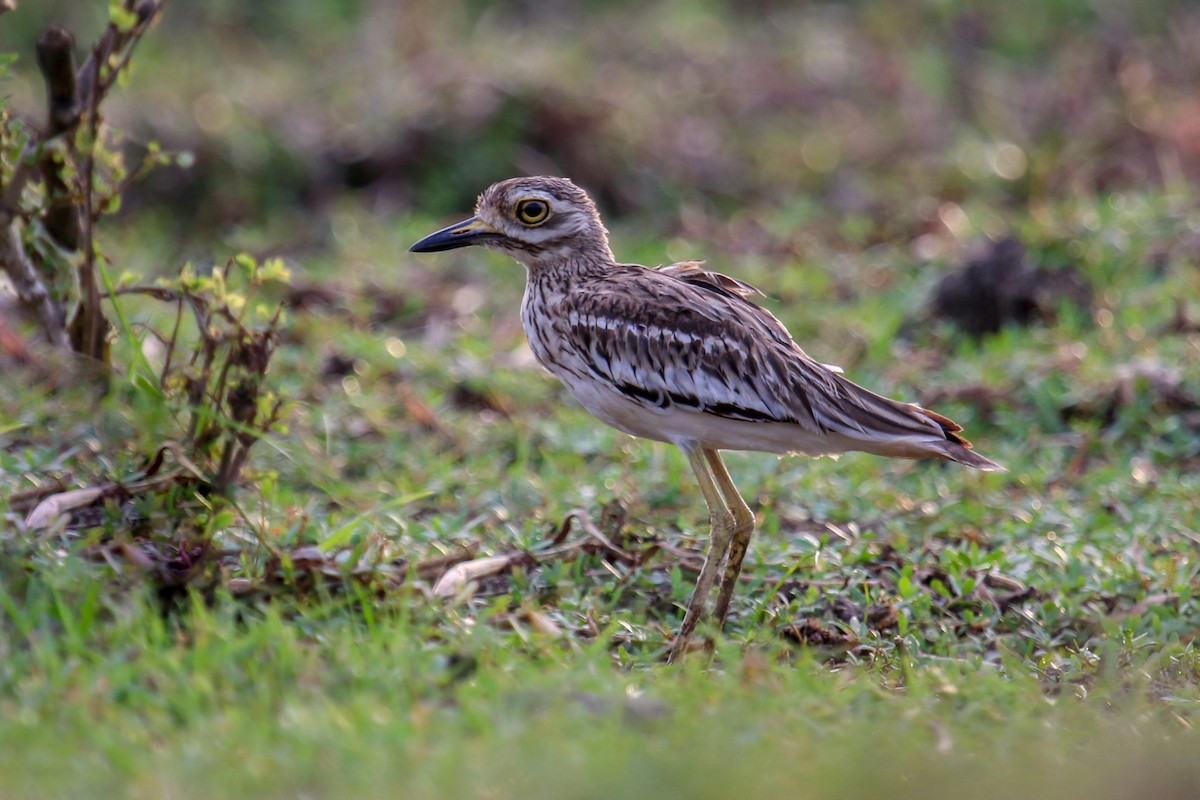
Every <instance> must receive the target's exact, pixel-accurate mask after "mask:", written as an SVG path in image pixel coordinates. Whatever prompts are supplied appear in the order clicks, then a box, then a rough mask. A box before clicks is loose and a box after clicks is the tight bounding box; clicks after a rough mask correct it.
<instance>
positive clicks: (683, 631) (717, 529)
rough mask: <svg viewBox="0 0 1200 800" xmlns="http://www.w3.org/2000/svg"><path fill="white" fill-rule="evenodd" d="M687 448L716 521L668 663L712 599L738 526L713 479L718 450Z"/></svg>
mask: <svg viewBox="0 0 1200 800" xmlns="http://www.w3.org/2000/svg"><path fill="white" fill-rule="evenodd" d="M683 451H684V453H685V454H686V455H687V457H688V463H690V464H691V465H692V471H693V472H695V473H696V480H697V481H699V483H700V491H701V492H703V493H704V501H705V502H706V503H708V516H709V519H710V520H711V522H712V532H711V533H710V535H709V541H708V554H707V555H705V557H704V566H703V567H701V568H700V577H699V578H697V579H696V588H695V589H694V590H692V599H691V600H689V601H688V605H687V611H686V613H684V615H683V625H682V626H681V627H680V629H679V634H678V635H677V636H676V637H675V641H674V642H672V644H671V650H670V652H668V653H667V661H668V662H671V661H674V660H675V657H676V656H678V655H679V653H680V652H682V651H683V649H684V648H685V647H686V646H687V641H688V639H689V638H690V637H691V635H692V632H693V631H694V630H696V623H698V622H699V621H700V617H701V616H702V615H703V614H704V606H705V604H706V603H707V601H708V595H709V594H710V593H711V592H712V587H713V583H714V582H715V581H716V577H717V571H718V570H720V568H721V561H722V560H723V559H724V558H725V551H726V550H728V549H729V540H730V537H731V536H733V530H734V527H735V521H734V516H733V514H732V513H731V512H730V510H729V508H728V506H726V505H725V499H724V498H723V497H722V495H721V490H720V489H718V488H717V485H716V483H714V482H713V476H712V473H711V472H710V471H709V466H708V464H709V461H708V457H707V454H708V453H713V454H714V455H715V454H716V451H713V450H704V449H701V448H699V447H687V448H684V449H683Z"/></svg>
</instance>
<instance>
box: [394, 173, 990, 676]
mask: <svg viewBox="0 0 1200 800" xmlns="http://www.w3.org/2000/svg"><path fill="white" fill-rule="evenodd" d="M469 245H478V246H482V247H485V248H487V249H489V250H493V251H496V252H499V253H503V254H505V255H508V256H511V257H512V258H513V259H515V260H516V261H517V262H518V263H519V264H521V265H522V266H523V267H524V268H525V272H526V282H525V293H524V296H523V298H522V301H521V321H522V325H523V327H524V329H525V334H526V337H527V339H528V341H529V346H530V349H531V350H532V351H533V354H534V356H535V357H536V359H537V361H538V362H539V363H540V364H541V365H542V366H543V367H545V368H546V369H547V370H548V371H549V372H550V373H551V374H553V375H554V376H555V377H557V378H558V379H559V380H560V381H562V383H563V384H564V385H565V386H566V387H567V389H568V390H569V391H570V392H571V394H573V395H574V396H575V398H576V399H577V400H578V401H579V403H580V404H581V405H582V406H583V407H584V408H585V409H587V410H588V411H589V412H591V413H592V414H593V415H594V416H596V417H597V418H599V419H600V420H601V421H603V422H605V423H607V424H609V425H611V426H612V427H614V428H616V429H617V430H620V431H623V432H625V433H627V434H630V435H632V436H635V437H640V438H644V439H651V440H655V441H659V442H666V443H669V444H672V445H675V446H676V447H678V448H679V449H680V450H681V451H683V454H684V455H685V456H686V457H687V460H688V463H689V465H690V466H691V469H692V471H693V472H694V473H695V477H696V480H697V482H698V483H699V486H700V490H701V493H702V494H703V495H704V499H705V502H706V504H707V506H708V510H709V518H710V535H709V543H708V548H707V552H706V556H705V559H704V563H703V566H702V567H701V569H700V573H699V576H698V577H697V579H696V585H695V588H694V589H693V591H692V595H691V598H690V600H689V601H688V604H687V607H686V610H685V612H684V619H683V622H682V624H681V626H680V628H679V631H678V633H677V634H676V635H675V636H674V638H673V639H672V641H671V643H670V645H669V647H668V649H667V651H666V660H667V661H673V660H675V659H676V658H677V657H678V656H679V654H680V653H681V652H684V651H685V650H686V649H687V646H688V641H689V639H690V637H691V636H692V634H693V633H694V631H695V629H696V626H697V624H698V623H699V621H700V620H701V619H702V618H703V617H704V614H705V612H706V607H707V604H708V600H709V597H710V595H711V593H712V590H713V587H714V585H717V576H718V574H719V575H720V583H719V588H718V589H717V597H716V601H715V603H714V604H713V609H712V617H713V619H714V620H715V623H716V625H717V626H723V625H724V622H725V618H726V616H727V613H728V610H729V604H730V600H731V598H732V597H733V593H734V588H735V586H736V584H737V580H738V576H739V574H740V573H741V568H742V562H743V560H744V558H745V556H746V550H747V547H748V546H749V544H750V539H751V537H752V535H753V532H754V526H755V515H754V513H753V512H752V511H751V510H750V508H749V506H748V505H747V504H746V502H745V500H744V499H743V498H742V496H741V494H740V493H739V492H738V489H737V487H736V486H735V485H734V482H733V480H732V478H731V477H730V475H729V471H728V469H727V468H726V466H725V463H724V460H723V459H722V457H721V451H723V450H750V451H762V452H768V453H777V454H800V455H807V456H821V455H837V454H841V453H845V452H850V451H861V452H866V453H874V454H877V455H882V456H891V457H897V458H914V459H941V460H945V461H955V462H958V463H960V464H965V465H966V466H968V467H973V468H975V469H978V470H983V471H1002V470H1003V469H1004V468H1003V467H1001V466H1000V465H999V464H997V463H996V462H994V461H992V460H990V459H988V458H985V457H984V456H982V455H980V454H979V453H977V452H976V451H975V450H973V449H972V447H971V444H970V442H968V441H967V440H966V439H965V438H963V436H962V435H961V433H960V432H961V431H962V428H961V427H960V426H959V425H957V424H956V423H954V422H952V421H951V420H949V419H947V418H946V417H944V416H942V415H940V414H937V413H935V412H933V411H930V410H928V409H925V408H922V407H920V406H918V405H915V404H913V403H904V402H900V401H897V400H892V399H889V398H887V397H883V396H881V395H878V394H875V393H874V392H871V391H868V390H867V389H864V388H862V387H861V386H859V385H857V384H855V383H852V382H851V381H850V380H849V379H847V378H846V377H845V376H844V374H843V372H842V370H841V369H840V368H838V367H835V366H831V365H828V364H823V363H821V362H819V361H817V360H815V359H813V358H811V357H810V356H809V355H808V354H807V353H805V352H804V350H802V349H801V348H800V346H799V345H798V344H797V343H796V342H795V340H794V339H793V338H792V335H791V334H790V333H789V332H788V329H787V328H786V327H785V326H784V325H783V323H782V322H780V321H779V320H778V319H777V318H776V317H775V316H774V315H773V314H771V313H770V312H769V311H768V310H767V309H765V308H763V307H762V306H761V305H759V304H758V303H756V302H755V301H754V299H753V298H754V297H755V296H757V295H758V294H759V292H758V290H757V289H755V288H754V287H753V286H751V285H750V284H748V283H746V282H744V281H741V280H739V279H737V278H733V277H729V276H727V275H724V274H721V273H719V272H715V271H712V270H709V269H706V268H705V267H704V262H702V261H681V262H679V263H675V264H667V265H664V266H659V267H646V266H642V265H639V264H625V263H621V262H618V261H617V260H616V258H615V257H614V255H613V252H612V249H611V247H610V245H609V238H608V231H607V230H606V229H605V227H604V224H603V222H602V221H601V219H600V214H599V212H598V210H597V208H596V204H595V202H593V200H592V199H591V197H589V196H588V194H587V193H586V192H585V191H584V190H583V189H581V188H580V187H579V186H577V185H576V184H575V183H573V182H572V181H571V180H569V179H567V178H560V177H550V176H537V177H519V178H510V179H508V180H504V181H500V182H499V183H495V184H493V185H492V186H490V187H489V188H487V189H486V190H484V192H483V193H482V194H480V195H479V198H478V200H477V202H476V205H475V210H474V215H473V216H471V217H470V218H468V219H465V220H463V221H461V222H456V223H455V224H453V225H449V226H447V227H445V228H442V229H441V230H438V231H435V232H434V233H431V234H429V235H428V236H426V237H424V238H422V239H421V240H420V241H418V242H416V243H415V244H413V245H412V247H410V248H409V249H410V251H411V252H415V253H434V252H439V251H444V250H452V249H455V248H459V247H466V246H469Z"/></svg>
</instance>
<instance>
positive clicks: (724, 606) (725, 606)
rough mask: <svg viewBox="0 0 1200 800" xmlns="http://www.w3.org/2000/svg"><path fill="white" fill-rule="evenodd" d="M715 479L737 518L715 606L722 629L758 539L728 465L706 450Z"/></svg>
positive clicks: (734, 521)
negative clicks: (754, 540)
mask: <svg viewBox="0 0 1200 800" xmlns="http://www.w3.org/2000/svg"><path fill="white" fill-rule="evenodd" d="M704 455H705V457H706V458H707V459H708V464H709V467H711V468H712V475H713V477H714V478H715V479H716V483H717V487H718V488H719V489H720V490H721V494H722V495H724V497H725V508H726V509H728V510H729V512H730V514H731V515H732V516H733V530H732V534H731V536H730V541H729V555H728V556H727V557H726V559H725V574H724V575H723V576H722V577H721V588H720V590H719V591H718V592H717V604H716V605H715V606H713V617H714V618H716V620H717V624H718V625H724V624H725V615H726V614H728V613H729V601H730V600H731V599H732V598H733V591H734V589H735V588H737V579H738V575H740V574H741V572H742V561H743V560H744V559H745V558H746V550H747V548H749V547H750V537H751V536H753V535H754V512H753V511H751V510H750V507H749V506H747V505H746V501H745V500H743V499H742V495H741V493H740V492H738V490H737V486H735V485H734V483H733V479H732V478H730V477H729V470H727V469H725V462H724V461H722V460H721V454H720V453H719V452H718V451H716V450H705V451H704Z"/></svg>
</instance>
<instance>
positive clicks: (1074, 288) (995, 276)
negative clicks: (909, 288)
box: [929, 237, 1092, 337]
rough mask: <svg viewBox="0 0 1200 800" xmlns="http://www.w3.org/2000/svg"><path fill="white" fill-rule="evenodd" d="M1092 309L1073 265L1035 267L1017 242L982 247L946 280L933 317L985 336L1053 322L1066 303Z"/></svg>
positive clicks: (1088, 291) (936, 292)
mask: <svg viewBox="0 0 1200 800" xmlns="http://www.w3.org/2000/svg"><path fill="white" fill-rule="evenodd" d="M1067 302H1069V303H1073V304H1074V305H1076V306H1077V307H1079V308H1081V309H1089V308H1091V304H1092V287H1091V284H1090V283H1089V282H1088V280H1087V278H1085V277H1084V276H1083V274H1082V273H1081V272H1080V271H1079V270H1078V269H1076V268H1075V267H1074V266H1070V265H1068V266H1062V267H1054V268H1051V267H1045V266H1037V267H1035V266H1033V265H1032V264H1030V262H1029V258H1028V256H1027V254H1026V252H1025V246H1024V245H1023V244H1022V243H1021V242H1020V240H1018V239H1016V238H1015V237H1009V238H1006V239H1001V240H999V241H996V242H992V241H989V242H986V243H985V244H982V245H980V246H979V247H978V248H977V249H976V252H975V253H973V254H972V255H971V256H970V257H969V258H968V259H967V263H966V264H964V265H963V267H962V268H961V269H959V270H957V271H955V272H952V273H950V274H949V275H947V276H946V277H944V278H942V280H941V282H940V283H938V285H937V288H936V289H935V290H934V294H933V299H932V300H931V301H930V304H929V312H930V315H931V316H932V317H934V318H935V319H944V320H949V321H950V322H953V323H954V324H955V325H956V326H958V327H959V328H960V329H962V330H963V331H964V332H966V333H969V334H971V335H972V336H976V337H980V336H983V335H984V334H988V333H995V332H997V331H999V330H1000V329H1001V328H1002V327H1003V326H1004V325H1008V324H1017V325H1031V324H1033V323H1037V322H1053V321H1054V318H1055V315H1056V313H1057V310H1058V308H1059V307H1060V306H1061V305H1062V304H1063V303H1067Z"/></svg>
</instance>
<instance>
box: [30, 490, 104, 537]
mask: <svg viewBox="0 0 1200 800" xmlns="http://www.w3.org/2000/svg"><path fill="white" fill-rule="evenodd" d="M111 488H112V486H111V484H110V485H109V486H92V487H89V488H87V489H72V490H71V491H69V492H60V493H59V494H52V495H50V496H49V497H47V498H46V499H45V500H43V501H42V502H40V503H38V504H37V505H36V506H34V509H33V511H30V512H29V516H27V517H26V518H25V527H26V528H29V529H30V530H42V529H43V528H49V527H50V526H51V525H52V524H54V522H55V520H57V519H58V518H59V517H60V516H62V515H64V514H66V513H67V512H68V511H70V510H71V509H73V508H83V507H84V506H90V505H91V504H92V503H94V502H96V501H97V500H99V499H100V498H101V497H103V496H104V493H105V492H107V491H109V490H110V489H111Z"/></svg>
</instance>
